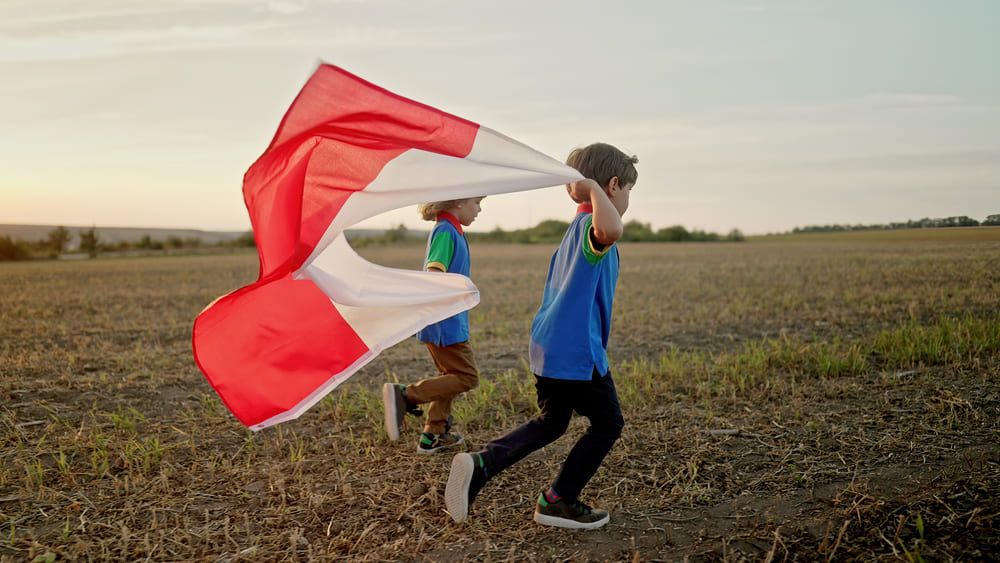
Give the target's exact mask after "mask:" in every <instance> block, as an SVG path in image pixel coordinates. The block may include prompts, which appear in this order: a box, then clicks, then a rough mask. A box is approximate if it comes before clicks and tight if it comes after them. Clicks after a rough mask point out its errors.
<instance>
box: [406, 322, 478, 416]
mask: <svg viewBox="0 0 1000 563" xmlns="http://www.w3.org/2000/svg"><path fill="white" fill-rule="evenodd" d="M427 349H428V350H429V351H430V353H431V359H433V360H434V365H435V366H437V369H438V373H440V375H438V376H437V377H429V378H427V379H422V380H420V381H418V382H416V383H414V384H413V385H407V386H406V400H407V401H409V402H410V403H412V404H415V405H422V404H425V403H430V404H431V406H430V408H429V409H427V422H426V424H424V432H431V433H433V434H441V433H442V432H444V429H445V424H446V422H447V421H448V416H449V415H450V414H451V402H452V401H453V400H454V399H455V397H457V396H459V395H460V394H462V393H465V392H466V391H468V390H469V389H472V388H474V387H475V386H476V385H479V370H477V369H476V359H475V358H474V357H473V356H472V346H469V343H468V341H466V342H460V343H458V344H452V345H451V346H435V345H433V344H427Z"/></svg>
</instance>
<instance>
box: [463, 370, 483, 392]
mask: <svg viewBox="0 0 1000 563" xmlns="http://www.w3.org/2000/svg"><path fill="white" fill-rule="evenodd" d="M458 384H459V387H460V388H461V391H462V393H465V392H466V391H470V390H472V389H475V388H476V387H479V374H473V373H463V374H461V375H459V376H458Z"/></svg>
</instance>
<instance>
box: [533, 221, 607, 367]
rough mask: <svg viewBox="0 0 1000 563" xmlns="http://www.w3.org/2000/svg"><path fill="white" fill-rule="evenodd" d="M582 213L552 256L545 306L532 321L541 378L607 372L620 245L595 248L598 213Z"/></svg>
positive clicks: (536, 360) (545, 293) (545, 292)
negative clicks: (593, 228) (593, 234)
mask: <svg viewBox="0 0 1000 563" xmlns="http://www.w3.org/2000/svg"><path fill="white" fill-rule="evenodd" d="M588 211H589V210H586V208H585V207H583V208H582V211H581V212H580V213H578V214H577V216H576V218H575V219H573V222H572V223H571V224H570V226H569V229H567V231H566V234H565V235H564V236H563V240H562V244H560V245H559V249H558V250H556V253H555V254H554V255H553V256H552V261H551V262H550V263H549V274H548V277H547V278H546V280H545V291H544V293H543V294H542V306H541V307H539V309H538V313H536V314H535V320H534V321H533V322H532V323H531V342H530V344H529V346H528V348H529V349H528V355H529V357H530V358H531V371H533V372H534V373H535V374H536V375H539V376H541V377H551V378H554V379H570V380H585V381H589V380H590V379H591V377H592V375H593V373H594V370H595V369H596V370H597V371H598V373H600V374H601V375H602V376H604V375H607V373H608V353H607V348H608V336H609V335H610V334H611V308H612V305H613V304H614V299H615V285H616V284H617V283H618V247H617V245H614V244H612V245H611V246H608V247H607V248H604V249H603V250H598V249H596V248H595V247H594V243H593V242H592V240H591V237H590V231H591V225H592V224H593V214H592V213H590V212H588Z"/></svg>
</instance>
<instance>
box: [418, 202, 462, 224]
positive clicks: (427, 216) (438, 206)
mask: <svg viewBox="0 0 1000 563" xmlns="http://www.w3.org/2000/svg"><path fill="white" fill-rule="evenodd" d="M456 203H458V200H457V199H450V200H448V201H432V202H431V203H421V204H420V205H418V206H417V210H418V211H420V216H421V217H422V218H423V219H424V221H437V217H438V215H440V214H441V212H442V211H448V210H449V209H451V208H452V207H455V204H456Z"/></svg>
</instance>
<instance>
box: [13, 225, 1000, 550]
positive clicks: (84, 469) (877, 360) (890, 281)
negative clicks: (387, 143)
mask: <svg viewBox="0 0 1000 563" xmlns="http://www.w3.org/2000/svg"><path fill="white" fill-rule="evenodd" d="M552 250H553V249H552V247H551V246H544V245H539V246H515V245H497V246H490V245H474V246H473V249H472V252H473V279H474V280H475V281H476V282H477V284H478V285H479V287H480V289H481V291H482V295H483V300H482V303H481V305H480V306H479V307H477V308H476V309H474V310H473V312H472V316H471V322H472V341H473V345H474V347H475V350H476V353H477V358H478V359H479V362H480V364H481V369H482V372H483V378H482V382H481V384H480V386H479V387H478V388H477V389H475V390H474V391H472V392H470V393H469V394H468V396H467V397H465V398H463V399H462V400H461V401H459V403H458V404H457V405H456V412H455V414H456V418H457V420H458V425H459V426H458V428H459V430H460V431H461V432H463V433H464V434H465V435H466V437H467V440H468V442H469V445H468V447H469V448H475V447H478V446H480V445H482V444H484V443H486V442H487V441H489V440H490V439H492V438H494V437H496V436H497V435H499V434H500V433H502V432H504V431H505V430H508V429H510V428H512V427H513V426H515V425H516V424H518V423H520V422H522V421H524V420H527V419H528V418H529V417H530V416H532V415H533V414H534V412H536V409H535V406H534V392H533V388H532V385H531V375H530V373H528V372H527V367H526V364H525V362H526V354H525V351H526V347H527V333H528V327H529V325H530V321H531V317H532V315H533V314H534V311H535V309H536V308H537V306H538V302H539V300H540V297H541V287H542V283H543V281H544V276H545V268H546V265H547V260H548V256H549V255H550V253H551V252H552ZM421 251H422V248H420V247H416V246H403V247H399V248H386V247H372V248H368V249H365V250H364V253H365V254H366V255H367V256H368V257H369V258H370V259H372V260H374V261H376V262H379V263H383V264H386V265H391V266H403V267H418V266H419V262H420V258H421V256H420V252H421ZM621 256H622V273H621V278H620V286H619V291H618V298H617V301H616V306H615V325H614V329H613V335H612V344H611V347H610V354H611V356H612V365H613V371H614V377H615V379H616V384H617V386H618V389H619V394H620V396H621V398H622V403H623V410H624V414H625V418H626V428H625V432H624V434H623V436H622V438H621V440H620V441H619V443H618V444H617V445H616V447H615V448H614V449H613V450H612V452H611V454H610V455H609V457H608V458H607V459H606V461H605V463H604V465H603V467H602V468H601V470H600V471H599V473H598V475H597V476H596V477H595V478H594V480H593V481H592V482H591V483H590V484H589V485H588V487H587V489H585V491H584V498H585V500H586V501H587V502H588V503H590V504H593V505H596V506H600V507H603V508H607V509H609V510H610V511H611V513H612V520H611V523H610V524H609V525H608V526H606V527H605V528H603V529H601V530H598V531H591V532H583V531H578V532H572V531H563V530H554V529H547V528H543V527H540V526H538V525H536V524H534V523H533V522H532V521H531V513H532V510H533V506H534V499H535V497H537V495H538V493H539V492H540V491H541V490H542V489H543V488H544V487H545V486H547V484H548V483H549V482H550V480H551V479H552V477H553V476H554V475H555V473H556V472H557V471H558V469H559V465H560V463H561V461H562V460H563V459H564V458H565V455H566V453H567V452H568V450H569V448H570V447H571V446H572V444H573V442H574V441H575V439H576V437H578V436H579V435H580V434H581V433H582V432H583V431H584V430H585V428H586V422H585V420H581V419H575V420H574V422H573V424H572V425H571V426H570V430H569V431H568V432H567V435H566V436H564V437H563V438H562V439H561V440H559V441H557V442H556V443H554V444H553V445H551V446H549V447H547V448H545V449H543V450H541V451H539V452H536V453H535V454H533V455H531V456H529V457H528V458H526V459H525V460H524V461H523V462H521V463H520V464H518V465H516V466H515V467H513V468H511V469H510V470H508V471H507V472H505V473H503V474H501V475H500V476H498V477H497V478H496V479H494V480H492V481H491V482H490V483H489V484H488V485H487V487H486V488H485V489H484V491H483V492H482V493H481V495H480V497H479V498H478V499H477V501H476V503H475V504H474V505H473V507H472V512H471V518H470V520H469V521H468V522H467V523H465V524H462V525H458V524H454V523H453V522H452V521H451V519H450V517H449V516H448V515H447V514H446V513H445V512H444V503H443V498H442V493H443V488H444V484H445V481H446V479H447V468H448V466H449V463H450V455H443V456H419V455H418V454H416V453H415V452H414V451H413V449H414V447H415V443H416V437H417V432H418V424H416V421H415V420H411V421H410V424H409V428H408V433H407V434H406V435H405V436H404V440H403V441H401V442H397V443H392V442H389V441H388V440H387V439H386V438H385V436H384V431H383V428H382V423H381V410H380V409H381V407H380V402H379V397H378V393H377V389H378V387H379V386H380V385H381V383H382V382H383V381H386V380H398V381H403V382H406V381H413V380H415V379H416V378H419V377H422V376H426V375H429V374H430V373H429V372H430V369H431V363H430V360H429V358H428V357H427V354H426V351H425V350H424V349H422V348H421V347H420V345H419V343H417V342H415V341H413V340H410V341H407V342H404V343H402V344H400V345H398V346H396V347H394V348H392V349H390V350H388V351H387V352H385V353H384V354H383V355H382V356H381V357H380V358H378V359H377V360H376V361H375V362H373V363H372V364H370V365H369V366H367V367H366V368H364V369H363V370H362V372H361V373H359V374H358V375H357V376H355V377H354V378H352V379H351V380H350V381H349V382H348V383H346V384H345V385H343V386H341V387H340V388H338V389H336V390H335V391H334V392H333V393H332V394H331V395H330V396H329V397H328V398H327V399H324V400H323V401H322V402H321V403H319V404H318V405H317V406H316V407H314V408H313V409H312V410H311V411H309V412H308V413H306V414H305V415H304V416H302V417H301V418H300V419H298V420H296V421H292V422H289V423H286V424H282V425H279V426H278V427H275V428H270V429H267V430H265V431H262V432H259V433H251V432H248V431H247V430H246V429H244V428H243V427H242V426H241V425H240V424H239V423H238V422H237V421H236V420H235V419H234V418H233V417H232V416H231V415H230V414H229V413H228V412H227V411H226V410H225V408H224V407H223V406H222V405H221V403H220V401H219V400H218V398H217V396H216V395H215V394H214V392H213V391H212V389H211V388H210V386H209V385H208V384H207V382H206V381H205V379H204V378H203V377H202V376H201V374H200V373H199V372H198V370H197V368H196V367H195V366H194V362H193V360H192V357H191V349H190V327H191V322H192V321H193V319H194V317H195V315H197V313H198V312H199V311H200V310H201V309H202V308H203V307H204V306H205V305H206V304H208V303H209V302H211V301H212V300H213V299H214V298H215V297H217V296H219V295H221V294H223V293H226V292H228V291H230V290H232V289H234V288H236V287H239V286H241V285H244V284H246V283H249V282H250V281H252V280H253V277H254V275H255V273H256V269H257V268H256V261H255V257H254V256H252V255H232V256H221V257H220V256H214V257H171V258H147V259H120V260H94V261H86V262H75V263H60V262H39V263H27V264H4V265H0V289H2V292H0V560H2V561H22V560H33V559H35V558H40V559H39V560H41V561H49V560H63V559H67V560H106V559H115V560H120V559H128V560H140V559H149V560H222V561H240V560H245V561H261V560H263V561H267V560H310V559H316V560H336V559H345V560H404V561H465V560H484V561H505V560H510V561H525V560H580V561H586V560H595V561H605V560H608V561H626V560H627V561H681V560H685V559H688V560H709V561H712V560H725V561H742V560H762V561H781V560H806V561H813V560H838V561H839V560H864V561H870V560H897V559H901V560H911V561H919V560H963V561H969V560H987V559H992V558H995V557H996V555H995V554H996V553H998V552H1000V501H998V499H1000V445H998V444H1000V439H998V438H1000V422H998V421H1000V385H998V382H1000V268H998V267H997V265H998V264H1000V241H996V240H959V241H935V242H928V241H907V240H892V241H876V242H871V241H847V242H845V241H834V240H832V239H831V241H829V242H824V241H822V240H819V241H817V240H810V241H808V242H800V243H794V242H775V243H759V242H752V243H742V244H679V245H678V244H675V245H670V244H633V245H622V248H621Z"/></svg>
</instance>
